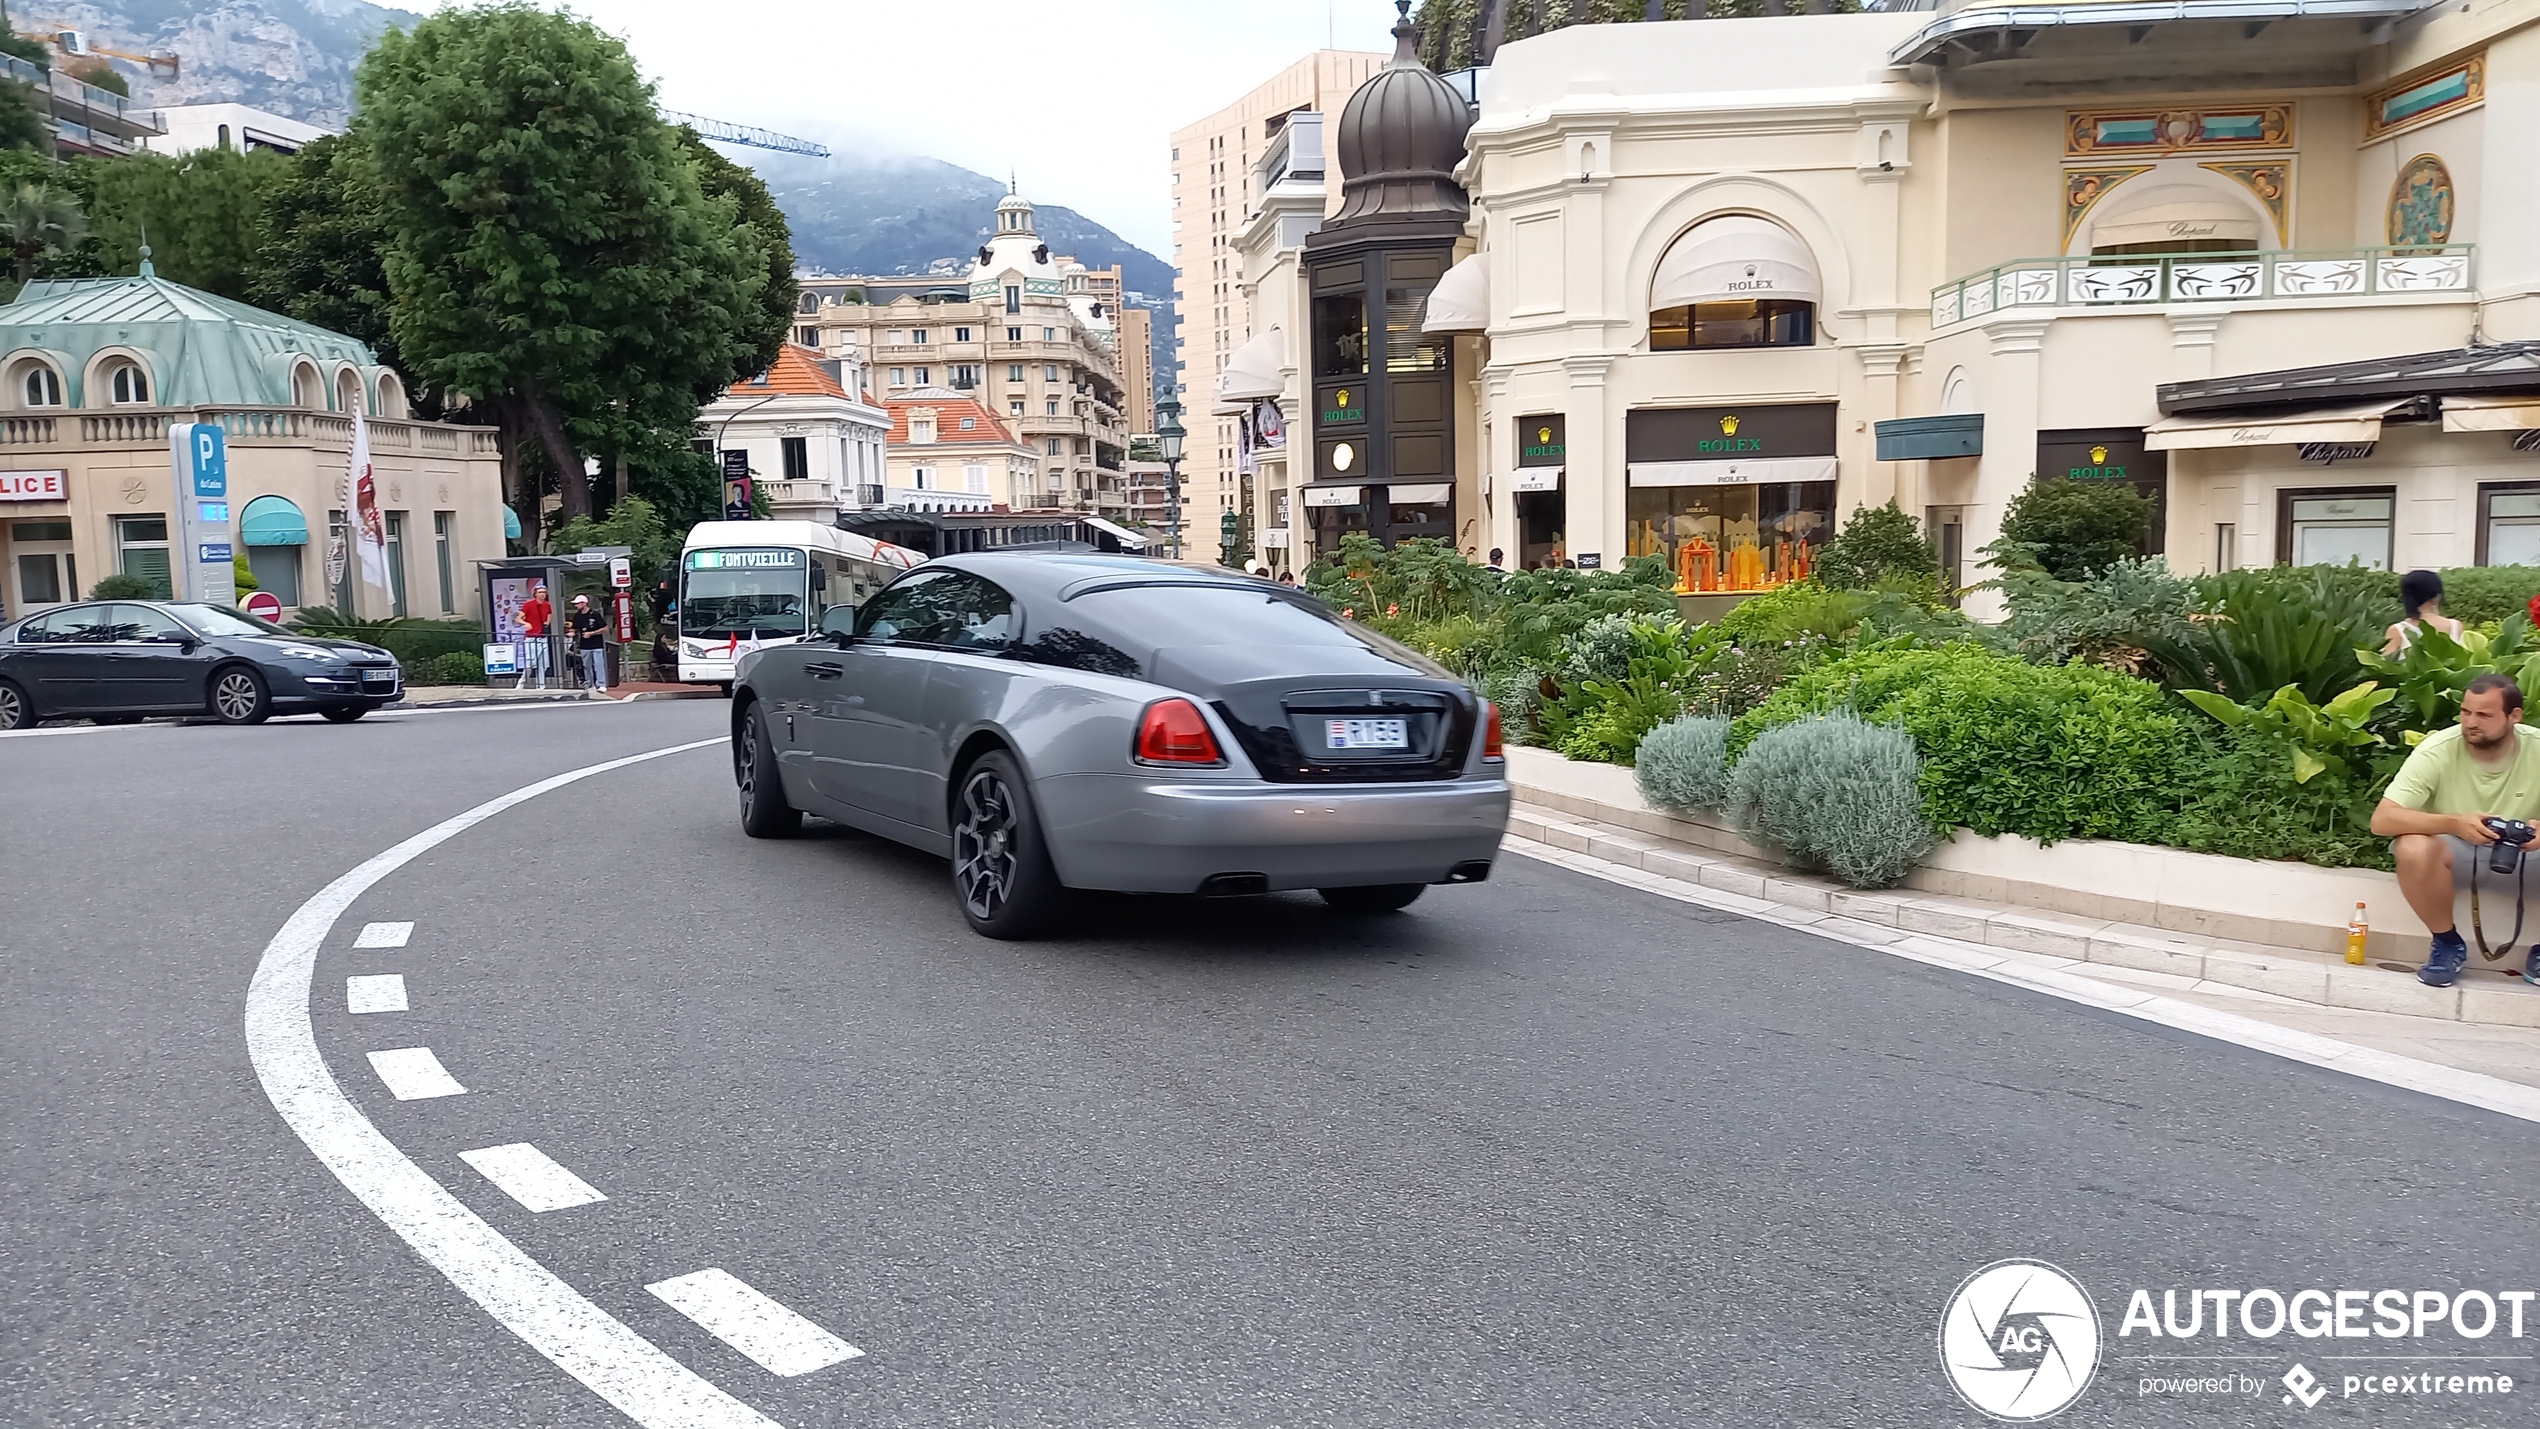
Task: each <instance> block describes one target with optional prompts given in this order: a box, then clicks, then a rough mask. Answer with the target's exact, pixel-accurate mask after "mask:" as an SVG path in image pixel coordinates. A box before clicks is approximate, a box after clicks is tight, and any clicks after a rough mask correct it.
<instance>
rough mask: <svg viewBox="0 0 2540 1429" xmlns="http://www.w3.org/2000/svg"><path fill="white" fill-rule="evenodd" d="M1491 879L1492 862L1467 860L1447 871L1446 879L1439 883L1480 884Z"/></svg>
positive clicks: (1482, 859)
mask: <svg viewBox="0 0 2540 1429" xmlns="http://www.w3.org/2000/svg"><path fill="white" fill-rule="evenodd" d="M1489 877H1490V860H1489V859H1486V858H1473V859H1466V860H1465V861H1464V862H1462V863H1459V864H1457V865H1456V866H1455V867H1453V868H1450V869H1448V870H1447V871H1446V877H1444V878H1442V879H1440V880H1438V881H1439V882H1441V883H1479V882H1481V881H1483V880H1484V879H1486V878H1489Z"/></svg>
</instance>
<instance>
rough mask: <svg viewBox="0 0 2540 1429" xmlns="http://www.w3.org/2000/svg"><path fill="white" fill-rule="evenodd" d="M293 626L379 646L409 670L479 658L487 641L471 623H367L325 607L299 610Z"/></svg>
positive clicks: (394, 618) (402, 619) (401, 619)
mask: <svg viewBox="0 0 2540 1429" xmlns="http://www.w3.org/2000/svg"><path fill="white" fill-rule="evenodd" d="M291 624H292V628H293V629H295V630H298V631H301V632H302V633H304V634H308V635H324V636H330V637H332V638H334V639H338V640H359V641H361V642H362V643H363V644H365V645H376V646H378V647H379V648H380V649H382V650H385V651H387V652H388V653H389V654H391V655H394V656H396V657H397V663H398V664H400V665H402V666H404V667H405V668H407V669H409V670H414V669H420V668H421V667H422V666H423V664H424V663H425V662H426V661H428V660H431V659H433V658H434V657H436V656H440V655H446V654H452V653H464V654H469V655H476V654H478V653H479V652H480V651H481V650H482V649H483V642H484V640H485V634H484V631H483V630H482V629H480V628H479V627H478V626H477V624H476V622H474V621H472V620H416V619H413V618H411V617H408V616H391V617H389V618H387V619H384V620H368V619H364V618H362V617H360V616H355V615H348V614H346V613H345V612H343V611H340V610H337V609H335V608H333V607H331V606H324V605H304V606H302V607H300V610H299V613H298V614H297V615H295V616H294V617H293V618H292V621H291Z"/></svg>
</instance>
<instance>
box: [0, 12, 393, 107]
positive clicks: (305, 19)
mask: <svg viewBox="0 0 2540 1429" xmlns="http://www.w3.org/2000/svg"><path fill="white" fill-rule="evenodd" d="M9 15H10V19H11V21H12V23H13V24H15V26H16V27H17V29H18V32H19V33H20V34H39V35H41V34H51V33H54V32H56V31H60V30H81V31H84V32H86V34H87V37H88V43H89V44H90V45H91V46H92V47H96V48H103V49H110V50H123V51H126V52H128V53H132V54H169V53H173V54H174V55H175V56H176V57H177V60H178V62H179V68H178V71H177V74H176V76H175V77H174V78H172V79H161V78H154V77H152V76H151V74H150V72H149V71H148V70H147V69H146V68H145V67H143V66H141V65H137V64H132V63H129V62H126V61H121V60H118V61H116V62H115V68H116V70H117V71H118V72H119V73H121V74H122V75H123V77H124V79H125V80H126V81H127V82H128V83H129V84H130V85H131V86H132V97H133V98H134V99H135V100H136V101H138V102H140V103H142V104H147V105H153V106H158V105H177V104H214V103H221V102H231V103H237V104H249V105H253V106H255V107H256V108H258V109H269V110H272V111H273V112H274V113H276V114H287V115H289V116H291V117H292V118H294V119H304V120H307V121H308V122H309V123H311V124H319V125H324V126H325V127H327V128H330V129H340V128H342V127H344V122H345V120H346V119H347V118H348V117H350V115H351V114H352V110H353V69H354V67H355V66H356V65H358V64H360V63H361V58H362V54H363V52H364V51H366V50H368V49H369V48H370V45H371V41H372V40H374V39H376V38H378V36H379V34H380V32H381V31H383V30H386V29H387V28H389V27H390V26H392V25H397V26H403V25H412V24H414V23H415V22H416V21H418V20H420V19H422V18H423V17H422V16H420V15H416V14H413V13H410V12H408V11H404V10H391V9H388V8H386V7H384V6H380V5H373V4H369V3H367V0H35V3H33V4H31V5H30V4H28V3H25V0H21V3H20V4H18V5H17V6H14V7H12V8H11V9H10V11H9Z"/></svg>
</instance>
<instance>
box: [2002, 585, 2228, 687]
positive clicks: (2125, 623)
mask: <svg viewBox="0 0 2540 1429" xmlns="http://www.w3.org/2000/svg"><path fill="white" fill-rule="evenodd" d="M2001 586H2002V593H2003V597H2004V600H2005V603H2006V604H2008V605H2009V607H2010V614H2009V618H2008V619H2006V620H2004V621H2003V622H2002V624H2001V625H2000V626H1999V627H1998V628H1997V629H1996V630H1994V631H1993V632H1990V635H1989V638H1991V639H1993V640H1995V641H1997V642H1998V643H1999V644H2001V645H2002V646H2003V647H2004V648H2006V649H2008V650H2010V651H2011V652H2012V653H2014V654H2017V655H2018V656H2019V657H2020V658H2022V659H2024V660H2032V661H2035V662H2037V663H2039V664H2047V665H2062V664H2067V663H2070V662H2073V661H2080V662H2082V663H2084V664H2090V665H2103V666H2106V667H2107V668H2109V669H2112V670H2123V671H2125V672H2126V673H2128V674H2141V673H2143V672H2144V670H2145V669H2146V668H2148V667H2149V666H2150V664H2151V660H2150V657H2149V655H2147V654H2146V652H2145V651H2144V648H2143V644H2144V637H2145V636H2146V635H2147V634H2157V633H2158V632H2160V631H2162V630H2164V629H2166V628H2168V626H2169V625H2170V623H2171V622H2173V621H2176V620H2178V619H2180V618H2182V617H2183V616H2184V615H2185V614H2186V613H2187V609H2188V606H2189V603H2190V602H2191V601H2192V600H2193V599H2194V598H2195V594H2196V587H2195V585H2194V583H2193V582H2191V581H2188V580H2186V579H2184V578H2183V577H2180V576H2177V575H2173V574H2171V572H2170V568H2169V563H2168V562H2166V561H2164V560H2162V559H2161V558H2160V557H2159V556H2146V557H2142V558H2139V559H2137V558H2133V557H2125V558H2120V559H2118V560H2115V561H2112V562H2110V563H2109V564H2108V566H2107V567H2106V568H2105V569H2103V570H2100V571H2098V572H2096V573H2094V574H2093V575H2091V577H2090V578H2089V579H2087V580H2083V581H2061V580H2057V579H2055V578H2054V577H2053V576H2050V575H2048V574H2046V573H2045V572H2044V571H2042V570H2028V569H2022V570H2015V571H2006V572H2004V573H2003V576H2002V580H2001Z"/></svg>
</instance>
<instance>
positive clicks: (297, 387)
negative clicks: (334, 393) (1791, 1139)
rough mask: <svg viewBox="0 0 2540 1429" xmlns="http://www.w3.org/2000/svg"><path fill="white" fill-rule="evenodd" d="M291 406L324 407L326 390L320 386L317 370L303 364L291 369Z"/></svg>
mask: <svg viewBox="0 0 2540 1429" xmlns="http://www.w3.org/2000/svg"><path fill="white" fill-rule="evenodd" d="M291 405H292V406H294V407H323V406H325V405H326V389H325V388H324V387H322V386H320V385H319V384H318V374H317V369H316V368H314V367H311V366H309V365H308V364H307V363H305V362H303V363H301V364H299V365H298V366H296V367H294V368H292V369H291Z"/></svg>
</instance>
